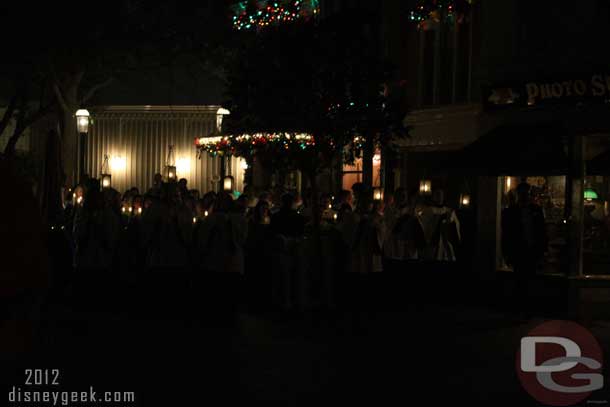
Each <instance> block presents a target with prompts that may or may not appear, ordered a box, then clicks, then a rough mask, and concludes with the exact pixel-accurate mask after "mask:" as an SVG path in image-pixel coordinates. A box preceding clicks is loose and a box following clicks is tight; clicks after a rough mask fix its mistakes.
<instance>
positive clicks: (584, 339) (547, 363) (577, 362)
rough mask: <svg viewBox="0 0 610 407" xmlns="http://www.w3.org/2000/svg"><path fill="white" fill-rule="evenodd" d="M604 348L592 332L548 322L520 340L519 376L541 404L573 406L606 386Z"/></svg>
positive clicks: (517, 359)
mask: <svg viewBox="0 0 610 407" xmlns="http://www.w3.org/2000/svg"><path fill="white" fill-rule="evenodd" d="M602 363H603V354H602V349H601V347H600V345H599V343H598V342H597V340H596V339H595V337H594V336H593V334H592V333H591V332H589V331H588V330H587V329H585V328H583V327H582V326H580V325H578V324H576V323H574V322H570V321H549V322H545V323H543V324H541V325H538V326H536V327H535V328H534V329H533V330H532V331H530V332H529V333H528V336H526V337H523V338H522V339H521V346H520V347H519V351H518V352H517V358H516V364H517V375H518V376H519V380H520V381H521V384H522V385H523V387H524V388H525V390H526V391H527V392H528V393H529V394H530V395H531V396H532V397H534V398H535V399H536V400H537V401H539V402H540V403H543V404H545V405H549V406H570V405H574V404H577V403H580V402H582V401H583V400H585V399H587V398H588V397H589V396H590V395H591V393H592V392H594V391H596V390H600V389H602V388H603V387H604V377H603V375H602V374H601V369H602Z"/></svg>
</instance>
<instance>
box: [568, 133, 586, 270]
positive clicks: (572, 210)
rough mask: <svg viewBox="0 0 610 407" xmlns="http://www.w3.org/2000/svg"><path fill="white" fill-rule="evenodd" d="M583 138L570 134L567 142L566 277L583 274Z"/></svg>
mask: <svg viewBox="0 0 610 407" xmlns="http://www.w3.org/2000/svg"><path fill="white" fill-rule="evenodd" d="M584 139H585V138H584V136H583V135H581V134H571V135H570V136H569V141H568V143H569V144H568V151H569V157H570V169H569V174H568V177H567V179H566V184H567V185H566V200H565V202H566V219H567V225H568V230H567V233H568V236H567V243H568V245H567V249H568V259H569V261H568V270H567V272H568V275H570V276H579V275H581V274H583V267H582V256H583V240H584V210H585V209H584V208H585V206H584V183H585V161H584V142H585V140H584Z"/></svg>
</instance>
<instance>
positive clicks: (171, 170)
mask: <svg viewBox="0 0 610 407" xmlns="http://www.w3.org/2000/svg"><path fill="white" fill-rule="evenodd" d="M165 176H166V178H167V180H168V181H170V182H172V181H176V157H175V156H174V146H173V145H169V146H168V151H167V159H166V160H165Z"/></svg>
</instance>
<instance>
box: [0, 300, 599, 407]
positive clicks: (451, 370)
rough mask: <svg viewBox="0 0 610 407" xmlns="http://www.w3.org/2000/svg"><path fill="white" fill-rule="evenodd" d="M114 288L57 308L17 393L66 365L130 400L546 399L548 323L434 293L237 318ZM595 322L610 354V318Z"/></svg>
mask: <svg viewBox="0 0 610 407" xmlns="http://www.w3.org/2000/svg"><path fill="white" fill-rule="evenodd" d="M102 295H103V296H104V297H105V301H104V302H103V303H104V304H105V305H104V306H99V303H97V304H98V305H97V306H93V307H92V306H91V302H90V303H89V304H87V306H88V310H83V309H82V308H83V305H82V302H79V303H78V304H74V303H73V302H70V301H64V300H56V301H52V302H51V303H50V304H48V305H47V306H45V307H44V312H43V313H42V316H41V323H40V326H41V327H40V330H39V332H38V334H37V337H36V338H37V339H36V340H35V341H34V343H33V344H32V346H31V348H30V349H29V350H28V351H27V352H24V353H21V354H19V355H16V354H13V355H3V357H4V359H5V361H4V362H3V364H2V369H1V370H2V375H3V377H2V381H1V383H2V385H3V386H4V388H5V389H6V392H8V391H9V390H10V388H11V386H13V385H16V386H22V387H23V381H24V373H23V369H25V368H32V369H34V368H41V369H45V368H48V369H52V368H57V369H60V371H61V378H60V382H61V386H60V387H61V389H62V390H68V391H81V390H86V389H88V388H89V386H94V387H95V388H96V389H99V390H100V391H106V390H110V391H134V392H136V403H125V404H122V405H138V406H150V405H175V406H178V405H207V404H211V403H213V404H214V405H232V404H234V403H237V402H239V403H243V402H248V403H251V402H256V401H262V402H270V403H273V404H276V403H277V404H282V405H314V404H316V405H317V404H319V403H324V404H327V403H332V404H340V405H351V404H353V403H357V404H358V405H367V404H369V405H390V404H392V405H401V404H404V405H422V403H425V404H423V405H457V404H458V403H459V404H462V403H466V405H538V404H536V403H535V402H534V401H533V399H531V398H530V396H529V395H527V394H526V393H525V391H524V390H523V389H522V387H521V385H520V384H519V382H518V379H517V376H516V373H515V354H516V352H517V348H518V346H519V341H520V338H521V337H522V336H524V335H526V334H527V332H528V331H529V330H530V329H531V328H532V327H534V326H535V325H536V324H538V323H541V322H543V321H544V319H542V318H536V317H534V318H532V319H529V320H526V319H519V318H517V317H515V316H514V315H512V314H508V313H506V312H502V311H498V310H492V309H488V308H484V307H476V306H472V305H470V306H469V305H450V304H443V305H440V304H435V303H433V302H430V301H427V302H412V303H410V304H404V306H403V307H400V309H398V308H397V309H396V310H390V309H383V310H377V311H353V310H352V311H349V310H341V311H340V310H335V311H309V312H257V313H254V312H250V311H248V310H247V309H245V308H244V307H241V309H239V310H237V311H236V312H234V313H233V312H229V311H224V312H219V311H218V310H217V309H214V307H213V306H212V305H209V304H208V305H207V307H205V308H199V307H198V306H197V305H194V304H198V303H197V301H196V298H195V299H194V298H192V296H190V297H189V293H188V292H184V293H181V294H180V295H177V296H173V297H171V299H169V298H164V297H163V296H162V295H154V296H152V298H151V297H150V296H148V297H145V298H144V297H142V296H136V297H134V298H130V299H129V300H125V298H129V296H128V295H126V294H124V295H123V296H121V295H120V294H116V293H112V292H107V293H104V292H102ZM121 298H123V299H121ZM168 301H169V303H168ZM94 302H95V301H94ZM206 309H207V310H206ZM184 310H190V311H189V312H185V311H184ZM590 328H591V329H592V331H593V332H594V333H595V335H596V336H597V338H598V340H599V341H600V343H602V346H604V347H605V349H604V350H605V351H606V354H607V353H608V352H607V351H608V348H607V347H608V345H609V344H610V325H607V324H605V323H603V322H597V323H595V324H593V325H592V326H591V327H590ZM9 356H10V357H9ZM8 359H12V360H8ZM607 363H608V361H607V360H606V365H607ZM3 393H4V392H3ZM600 393H601V392H600ZM4 394H6V393H4ZM591 400H597V401H606V400H610V396H609V395H608V394H607V393H606V394H595V395H593V396H592V397H591Z"/></svg>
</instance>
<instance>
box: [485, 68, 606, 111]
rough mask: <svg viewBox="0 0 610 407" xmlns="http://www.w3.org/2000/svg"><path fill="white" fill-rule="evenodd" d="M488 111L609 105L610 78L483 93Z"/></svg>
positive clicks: (538, 83)
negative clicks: (523, 107) (530, 107)
mask: <svg viewBox="0 0 610 407" xmlns="http://www.w3.org/2000/svg"><path fill="white" fill-rule="evenodd" d="M483 98H484V100H483V104H484V105H485V107H486V108H489V109H494V108H504V107H510V106H532V107H533V106H541V105H547V104H576V103H579V102H586V103H608V102H610V74H601V73H598V74H593V75H591V76H589V77H580V78H575V79H566V80H548V81H529V82H525V83H520V84H516V85H514V84H513V85H507V86H493V87H489V88H487V89H483Z"/></svg>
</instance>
